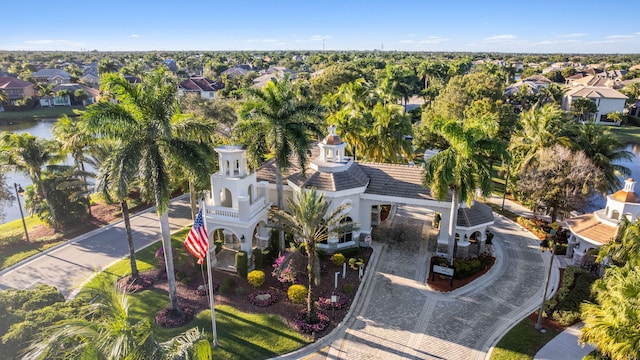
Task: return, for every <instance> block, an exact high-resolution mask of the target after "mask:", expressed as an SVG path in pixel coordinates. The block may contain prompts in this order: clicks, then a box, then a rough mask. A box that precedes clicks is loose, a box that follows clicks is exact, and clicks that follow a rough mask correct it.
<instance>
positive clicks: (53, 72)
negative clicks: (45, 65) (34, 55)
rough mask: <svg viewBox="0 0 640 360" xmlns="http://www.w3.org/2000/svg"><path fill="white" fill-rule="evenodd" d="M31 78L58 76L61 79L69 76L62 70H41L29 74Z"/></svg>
mask: <svg viewBox="0 0 640 360" xmlns="http://www.w3.org/2000/svg"><path fill="white" fill-rule="evenodd" d="M31 76H33V77H54V76H60V77H63V78H70V77H71V75H70V74H69V73H68V72H66V71H64V70H60V69H42V70H38V71H36V72H34V73H33V74H31Z"/></svg>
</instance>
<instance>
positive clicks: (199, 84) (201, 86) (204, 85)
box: [178, 77, 224, 91]
mask: <svg viewBox="0 0 640 360" xmlns="http://www.w3.org/2000/svg"><path fill="white" fill-rule="evenodd" d="M178 87H179V88H180V89H184V90H187V91H218V90H220V89H222V88H224V85H223V84H222V83H221V82H215V81H213V80H209V79H207V78H204V77H193V78H190V79H187V80H184V81H181V82H180V84H178Z"/></svg>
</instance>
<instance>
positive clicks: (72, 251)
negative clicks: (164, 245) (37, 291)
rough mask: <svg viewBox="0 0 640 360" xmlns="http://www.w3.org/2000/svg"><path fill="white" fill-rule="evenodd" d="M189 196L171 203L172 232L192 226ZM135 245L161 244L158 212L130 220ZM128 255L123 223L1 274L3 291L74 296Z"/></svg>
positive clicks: (0, 281) (74, 241)
mask: <svg viewBox="0 0 640 360" xmlns="http://www.w3.org/2000/svg"><path fill="white" fill-rule="evenodd" d="M191 222H192V220H191V211H190V207H189V195H188V194H186V195H183V196H180V197H178V198H176V199H174V200H172V201H171V205H170V209H169V224H170V226H171V232H173V231H176V230H179V229H181V228H183V227H184V226H187V225H189V224H190V223H191ZM131 228H132V231H133V237H134V245H135V248H136V249H141V248H143V247H145V246H148V245H150V244H152V243H154V242H156V241H159V240H160V222H159V220H158V217H157V215H156V213H155V208H150V209H147V210H145V211H143V212H141V213H139V214H137V215H135V216H133V217H132V218H131ZM128 255H129V247H128V245H127V238H126V234H125V228H124V223H123V222H122V221H119V222H117V223H114V224H110V225H108V226H105V227H103V228H100V229H97V230H94V231H92V232H90V233H87V234H85V235H82V236H80V237H77V238H74V239H72V240H69V241H68V242H66V243H64V244H62V245H60V246H58V247H55V248H52V249H50V250H47V251H45V252H43V253H42V254H40V255H36V256H34V257H32V258H29V259H28V260H26V261H24V262H21V263H19V264H16V265H14V266H12V267H10V268H8V269H5V270H3V271H1V272H0V290H5V289H30V288H33V287H34V286H36V285H37V284H48V285H53V286H55V287H56V288H58V290H59V291H60V292H61V293H62V294H63V295H64V296H65V297H69V295H71V294H73V293H74V290H76V289H78V288H79V286H80V285H82V284H83V283H84V282H85V281H86V280H87V279H89V278H90V277H91V276H92V275H93V274H94V273H96V272H99V271H101V270H103V269H105V268H107V267H108V266H109V265H111V264H112V263H113V262H115V261H117V260H119V259H122V258H123V257H126V256H128Z"/></svg>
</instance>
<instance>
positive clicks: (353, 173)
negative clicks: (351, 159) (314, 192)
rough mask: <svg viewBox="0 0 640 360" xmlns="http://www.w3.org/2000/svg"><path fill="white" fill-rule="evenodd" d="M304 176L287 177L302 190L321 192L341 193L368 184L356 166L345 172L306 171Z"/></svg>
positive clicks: (299, 174)
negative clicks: (310, 189)
mask: <svg viewBox="0 0 640 360" xmlns="http://www.w3.org/2000/svg"><path fill="white" fill-rule="evenodd" d="M305 175H306V176H302V173H300V172H298V173H295V174H292V175H291V176H289V177H288V179H287V180H288V181H289V182H292V183H294V184H296V185H297V186H300V187H304V188H312V187H313V188H316V189H318V190H323V191H334V192H335V191H342V190H349V189H353V188H358V187H363V186H366V185H367V183H369V180H370V179H369V177H368V176H367V174H365V173H364V172H363V171H362V170H361V169H360V167H359V166H358V164H355V163H354V164H352V165H351V166H350V167H349V168H348V169H347V170H346V171H340V172H333V173H326V172H321V171H315V170H313V169H308V170H307V171H306V174H305Z"/></svg>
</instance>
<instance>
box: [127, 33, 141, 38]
mask: <svg viewBox="0 0 640 360" xmlns="http://www.w3.org/2000/svg"><path fill="white" fill-rule="evenodd" d="M129 37H130V38H141V37H142V35H138V34H131V35H129Z"/></svg>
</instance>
